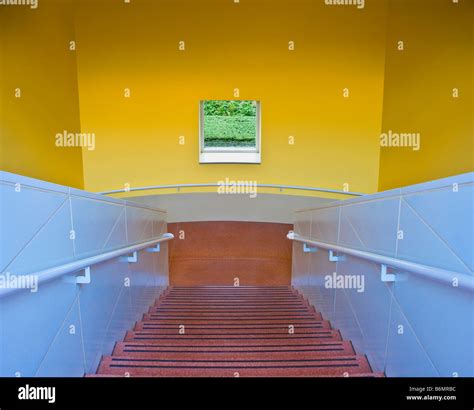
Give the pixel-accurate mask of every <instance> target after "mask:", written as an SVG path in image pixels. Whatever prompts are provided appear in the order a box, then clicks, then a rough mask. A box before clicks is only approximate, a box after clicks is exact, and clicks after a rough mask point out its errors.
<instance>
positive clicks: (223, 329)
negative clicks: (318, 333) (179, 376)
mask: <svg viewBox="0 0 474 410" xmlns="http://www.w3.org/2000/svg"><path fill="white" fill-rule="evenodd" d="M181 325H184V331H185V333H186V334H219V333H221V334H227V335H232V334H237V333H239V334H249V333H259V334H263V333H273V334H275V333H278V334H288V333H289V327H288V326H289V325H286V326H285V325H261V326H245V325H240V326H239V325H238V326H235V325H234V326H226V325H220V326H205V325H202V326H196V325H187V324H181ZM181 325H165V326H164V325H161V324H156V323H153V322H151V321H147V322H138V323H136V324H135V327H134V330H135V331H142V330H149V331H153V332H154V333H155V334H179V331H180V326H181ZM292 326H294V327H293V330H294V334H300V333H310V332H313V331H315V330H321V329H331V325H330V324H329V322H328V321H318V322H314V323H313V324H311V325H292Z"/></svg>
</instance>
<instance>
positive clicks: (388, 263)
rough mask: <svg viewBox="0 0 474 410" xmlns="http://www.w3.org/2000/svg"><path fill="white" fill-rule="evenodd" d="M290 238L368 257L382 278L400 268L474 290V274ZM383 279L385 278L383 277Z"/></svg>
mask: <svg viewBox="0 0 474 410" xmlns="http://www.w3.org/2000/svg"><path fill="white" fill-rule="evenodd" d="M287 238H288V239H291V240H293V241H296V242H301V243H303V244H307V245H313V246H315V247H317V248H318V247H319V248H322V249H327V250H329V251H330V252H331V254H332V252H338V253H340V254H343V255H351V256H355V257H356V258H362V259H366V260H369V261H372V262H375V263H378V264H380V265H381V271H382V278H384V275H385V277H386V276H387V267H390V268H395V269H400V270H403V271H405V272H408V273H411V274H415V275H418V276H421V277H424V278H428V279H431V280H435V281H438V282H441V283H443V284H446V285H450V286H452V287H455V286H454V285H453V283H456V287H457V288H462V289H466V290H468V291H471V292H473V291H474V275H472V276H471V275H468V274H465V273H459V272H454V271H450V270H446V269H440V268H436V267H434V266H428V265H422V264H419V263H415V262H410V261H407V260H403V259H397V258H392V257H390V256H383V255H379V254H376V253H371V252H366V251H360V250H357V249H353V248H346V247H344V246H339V245H336V244H332V243H328V242H321V241H315V240H314V239H311V238H309V237H307V236H302V235H299V234H297V233H295V232H293V231H290V232H288V235H287ZM390 277H392V278H393V279H392V280H385V281H393V280H396V279H395V277H396V275H390ZM382 280H383V279H382Z"/></svg>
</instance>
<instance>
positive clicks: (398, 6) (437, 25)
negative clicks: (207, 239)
mask: <svg viewBox="0 0 474 410" xmlns="http://www.w3.org/2000/svg"><path fill="white" fill-rule="evenodd" d="M473 9H474V2H472V1H467V0H460V1H459V3H458V4H453V3H452V2H451V1H445V0H425V1H418V0H417V1H413V0H391V1H390V3H389V20H388V36H387V61H386V71H385V91H384V107H383V109H384V111H383V128H382V129H383V132H386V131H388V130H392V131H394V132H419V133H420V141H421V145H420V150H418V151H414V150H412V149H410V148H395V147H391V148H382V149H381V155H380V181H379V189H380V190H385V189H389V188H395V187H400V186H406V185H410V184H414V183H417V182H422V181H429V180H433V179H438V178H442V177H447V176H451V175H456V174H460V173H464V172H469V171H473V170H474V158H473V156H474V147H473V140H474V135H473V124H472V119H473V117H474V113H473V106H472V98H473V95H472V93H473V83H472V81H473V77H472V76H473V62H472V58H473V43H472V41H473V40H472V23H473V21H474V13H473ZM399 40H402V41H404V43H405V51H398V50H397V45H398V44H397V42H398V41H399ZM453 88H458V89H459V98H457V99H455V98H453V97H452V89H453Z"/></svg>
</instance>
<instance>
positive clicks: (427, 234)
mask: <svg viewBox="0 0 474 410" xmlns="http://www.w3.org/2000/svg"><path fill="white" fill-rule="evenodd" d="M473 202H474V173H469V174H463V175H459V176H455V177H450V178H446V179H442V180H437V181H431V182H429V183H424V184H418V185H414V186H410V187H407V188H403V189H396V190H391V191H386V192H382V193H378V194H375V195H367V196H364V197H361V198H356V199H351V200H347V201H341V202H337V203H333V204H330V205H322V206H320V207H318V208H315V209H311V210H303V211H301V212H297V213H296V223H295V231H296V232H297V233H299V234H300V235H305V236H310V237H312V238H314V239H315V240H318V241H322V242H330V243H333V244H337V245H341V246H345V247H349V248H355V249H360V250H364V251H368V252H372V253H377V254H382V255H388V256H391V257H395V258H399V259H404V260H408V261H412V262H418V263H421V264H425V265H429V266H433V267H438V268H443V269H447V270H451V271H455V272H459V273H462V274H467V275H473V274H474V272H473V268H474V264H473V256H474V243H473V238H474V224H473V211H474V209H473ZM399 232H403V238H400V237H399V236H398V235H397V233H399ZM333 272H336V273H337V274H339V275H346V276H347V275H362V276H363V277H364V280H365V289H364V292H358V291H357V290H356V289H349V288H345V289H344V288H343V289H329V288H326V287H325V276H326V275H331V274H332V273H333ZM394 273H395V275H396V276H395V277H396V281H395V282H393V283H388V282H382V281H381V278H380V265H378V264H375V263H372V262H369V261H366V260H363V259H358V258H355V257H351V256H347V255H346V256H345V259H344V260H343V261H339V262H330V261H329V260H328V252H327V251H325V250H322V249H319V250H318V251H317V252H316V253H305V252H303V245H302V244H301V243H298V242H295V243H294V245H293V278H292V281H293V285H294V286H295V287H296V288H298V289H299V290H301V291H302V292H303V294H305V296H307V297H308V298H309V299H310V301H311V302H312V303H313V304H314V305H315V306H316V308H317V309H319V310H320V311H321V312H322V313H323V315H325V316H326V317H327V318H328V319H329V320H331V321H332V323H333V324H334V326H335V327H338V328H340V329H341V332H342V334H343V336H344V337H345V338H347V339H351V340H352V341H353V343H354V346H355V348H356V350H358V351H359V352H360V353H366V354H367V356H368V358H369V361H370V363H371V365H372V367H373V368H374V370H376V371H385V372H386V374H387V375H388V376H445V377H452V376H456V375H457V376H459V377H462V376H474V343H473V340H474V294H473V293H472V292H469V291H467V290H463V289H460V288H456V287H453V286H449V285H444V284H441V283H438V282H435V281H431V280H428V279H424V278H420V277H419V276H416V275H413V274H410V273H409V272H400V271H398V272H397V271H395V272H394Z"/></svg>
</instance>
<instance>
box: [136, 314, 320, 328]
mask: <svg viewBox="0 0 474 410" xmlns="http://www.w3.org/2000/svg"><path fill="white" fill-rule="evenodd" d="M142 320H143V321H144V322H147V321H150V322H156V323H162V324H164V323H166V324H178V325H182V324H183V323H185V324H202V323H216V324H223V325H225V324H230V323H234V324H265V323H268V324H284V325H286V326H288V325H289V324H290V325H295V326H296V325H297V324H300V323H308V322H310V321H315V320H316V321H318V320H323V318H322V316H321V314H320V313H311V314H310V315H305V316H301V315H300V316H291V317H281V316H278V317H268V316H267V317H246V318H242V317H240V316H233V317H231V316H226V317H222V316H218V317H209V316H206V317H203V316H202V315H200V316H199V315H198V316H183V315H180V316H169V315H168V316H163V315H158V314H155V313H145V314H144V315H143V318H142Z"/></svg>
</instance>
